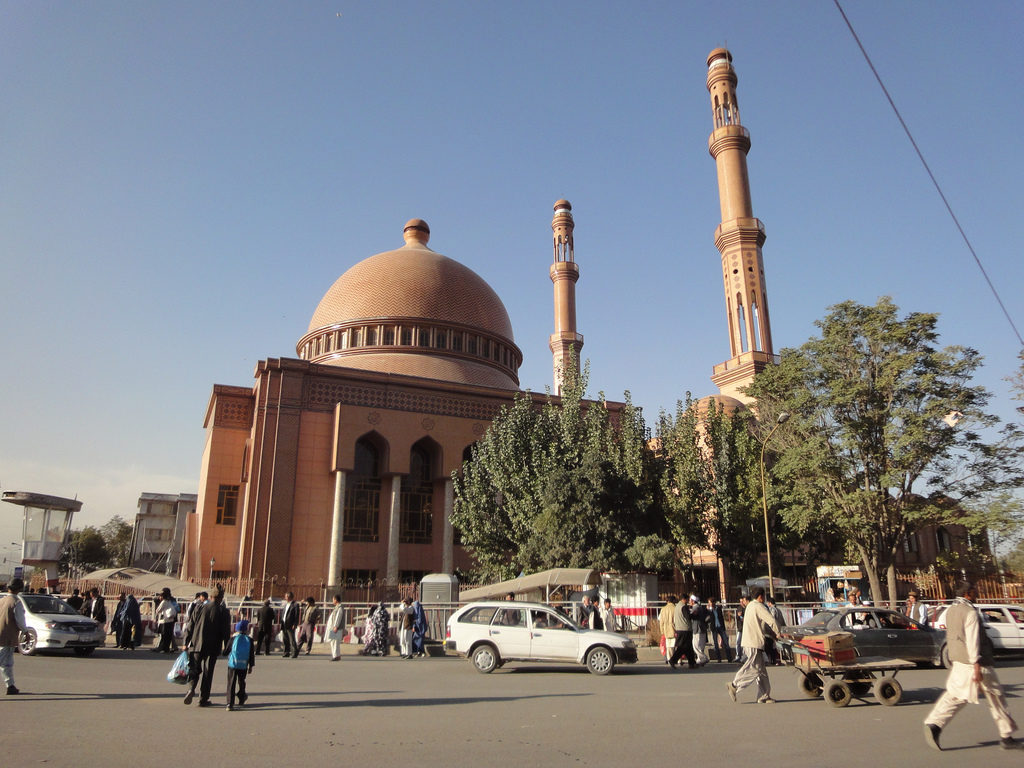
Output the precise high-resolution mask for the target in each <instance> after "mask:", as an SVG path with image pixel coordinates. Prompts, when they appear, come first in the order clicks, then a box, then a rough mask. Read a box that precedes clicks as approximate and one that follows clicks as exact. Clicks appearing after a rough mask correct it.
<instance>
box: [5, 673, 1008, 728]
mask: <svg viewBox="0 0 1024 768" xmlns="http://www.w3.org/2000/svg"><path fill="white" fill-rule="evenodd" d="M19 693H21V691H19V690H18V689H17V688H15V687H14V686H13V685H8V686H7V695H8V696H17V695H18V694H19ZM1010 741H1013V739H1010Z"/></svg>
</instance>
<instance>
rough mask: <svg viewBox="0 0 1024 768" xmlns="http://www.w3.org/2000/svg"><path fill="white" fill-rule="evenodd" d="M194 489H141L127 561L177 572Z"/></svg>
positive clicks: (154, 568)
mask: <svg viewBox="0 0 1024 768" xmlns="http://www.w3.org/2000/svg"><path fill="white" fill-rule="evenodd" d="M196 499H197V497H196V494H194V493H177V494H173V493H143V494H142V495H141V496H139V511H138V512H137V513H136V515H135V525H134V528H133V530H132V544H131V557H130V560H129V565H130V566H133V567H135V568H145V569H146V570H147V571H157V572H159V573H166V574H177V573H178V571H179V570H180V568H181V556H182V550H183V544H184V543H185V524H186V523H187V521H188V518H189V515H191V514H193V513H194V512H195V511H196Z"/></svg>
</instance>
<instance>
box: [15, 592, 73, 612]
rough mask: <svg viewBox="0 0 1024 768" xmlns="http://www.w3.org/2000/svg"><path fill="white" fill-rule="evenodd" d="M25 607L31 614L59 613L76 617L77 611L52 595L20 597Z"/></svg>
mask: <svg viewBox="0 0 1024 768" xmlns="http://www.w3.org/2000/svg"><path fill="white" fill-rule="evenodd" d="M21 599H22V600H24V601H25V607H26V608H28V610H29V612H31V613H60V614H66V615H68V616H78V611H76V610H75V609H74V608H72V607H71V606H70V605H68V604H67V603H65V602H64V601H63V600H61V599H60V598H59V597H55V596H54V595H22V596H21Z"/></svg>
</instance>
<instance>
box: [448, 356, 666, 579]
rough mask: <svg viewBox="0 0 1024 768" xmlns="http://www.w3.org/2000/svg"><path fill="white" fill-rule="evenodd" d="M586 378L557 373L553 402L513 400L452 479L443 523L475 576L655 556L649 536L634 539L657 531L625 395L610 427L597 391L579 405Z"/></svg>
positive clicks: (651, 489) (642, 450)
mask: <svg viewBox="0 0 1024 768" xmlns="http://www.w3.org/2000/svg"><path fill="white" fill-rule="evenodd" d="M587 374H588V372H587V370H584V371H583V373H582V375H576V374H575V373H574V372H572V371H567V372H566V383H565V386H564V387H563V393H562V397H561V400H560V401H555V400H554V399H553V398H551V397H548V398H546V399H545V400H544V402H543V403H541V402H540V398H534V397H532V396H530V395H529V394H527V395H520V396H517V397H516V398H515V400H514V401H513V403H512V404H511V405H510V406H507V407H505V408H503V409H502V411H501V412H500V413H499V415H498V416H497V418H496V419H495V420H494V422H493V423H492V424H491V426H490V428H489V429H488V430H487V433H486V434H485V435H484V437H483V438H482V439H481V440H480V442H478V443H477V444H475V445H474V446H473V449H472V457H471V459H470V460H469V461H467V462H465V463H464V464H463V468H462V473H461V474H459V473H455V474H454V475H453V483H454V490H455V504H454V511H453V513H452V523H453V524H454V525H455V526H456V527H457V528H458V529H459V531H460V533H461V536H462V542H463V544H464V545H465V546H466V547H467V548H468V549H469V551H470V552H471V553H472V554H473V556H474V558H475V560H476V573H475V576H476V577H477V578H479V579H481V580H500V579H504V578H511V577H513V576H515V575H517V574H518V573H520V572H527V573H530V572H534V571H538V570H544V569H546V568H554V567H579V568H601V569H609V570H618V569H622V568H625V567H627V566H629V565H631V564H632V565H640V564H641V563H642V562H643V561H644V560H648V561H650V560H652V559H653V560H657V555H656V553H655V554H654V555H652V549H653V550H655V551H656V550H657V543H656V540H653V541H652V540H651V539H644V540H643V541H641V542H639V544H638V542H637V539H638V538H640V537H645V536H651V535H654V534H657V533H658V530H657V522H656V515H655V513H654V509H653V508H654V501H655V496H656V490H657V488H656V485H657V484H656V480H655V478H656V472H655V469H654V467H653V457H652V456H651V454H650V451H648V450H647V447H646V438H647V434H646V429H645V427H644V422H643V418H642V416H641V414H640V411H639V410H638V409H636V408H634V407H633V405H632V404H631V403H630V401H629V394H628V393H626V403H625V407H624V408H623V409H622V411H621V412H620V413H619V414H618V419H617V423H616V419H614V418H613V414H612V413H611V412H610V411H609V410H608V408H607V406H606V404H605V402H604V398H603V395H602V396H599V397H600V399H599V401H597V402H589V401H586V400H584V399H583V398H584V393H585V391H586V384H587V378H588V375H587ZM634 545H636V546H637V547H638V548H636V549H633V550H631V551H632V553H633V556H634V557H636V558H637V560H636V561H632V562H631V561H630V560H629V559H628V558H627V557H626V555H625V553H626V551H627V550H628V549H629V548H630V547H632V546H634Z"/></svg>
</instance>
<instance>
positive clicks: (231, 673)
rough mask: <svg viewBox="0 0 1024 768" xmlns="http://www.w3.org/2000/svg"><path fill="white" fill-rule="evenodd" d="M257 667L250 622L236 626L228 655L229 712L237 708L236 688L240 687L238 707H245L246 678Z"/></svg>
mask: <svg viewBox="0 0 1024 768" xmlns="http://www.w3.org/2000/svg"><path fill="white" fill-rule="evenodd" d="M254 666H256V646H255V644H253V642H252V638H251V637H249V622H248V621H244V620H243V621H240V622H238V623H237V624H235V634H233V635H232V636H231V650H230V651H229V653H228V706H227V710H228V712H230V711H232V710H233V709H234V708H235V686H236V685H237V686H238V706H239V707H242V706H245V702H246V700H247V699H248V698H249V695H248V694H247V693H246V692H245V678H246V675H248V673H249V672H252V668H253V667H254Z"/></svg>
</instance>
